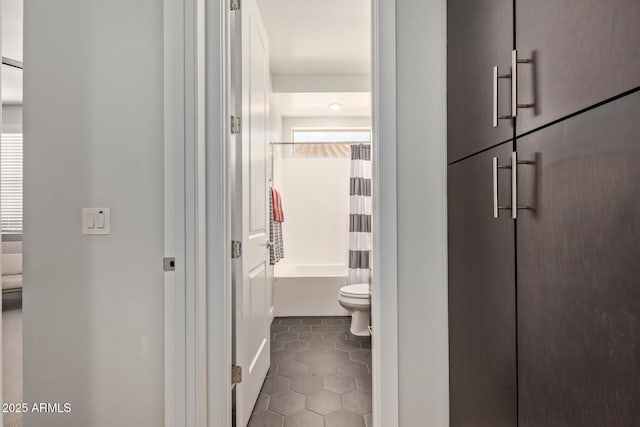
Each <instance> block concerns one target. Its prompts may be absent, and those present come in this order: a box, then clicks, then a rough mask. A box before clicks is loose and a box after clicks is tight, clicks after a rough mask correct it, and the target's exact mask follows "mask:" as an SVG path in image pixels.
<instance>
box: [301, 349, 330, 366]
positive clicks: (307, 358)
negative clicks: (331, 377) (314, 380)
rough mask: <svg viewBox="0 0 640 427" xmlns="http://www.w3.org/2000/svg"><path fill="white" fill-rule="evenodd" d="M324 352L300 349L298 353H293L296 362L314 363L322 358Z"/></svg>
mask: <svg viewBox="0 0 640 427" xmlns="http://www.w3.org/2000/svg"><path fill="white" fill-rule="evenodd" d="M324 354H325V353H319V352H317V351H313V350H305V351H300V352H298V353H295V359H296V360H297V361H298V362H303V363H309V364H311V363H314V362H320V361H322V360H323V356H324Z"/></svg>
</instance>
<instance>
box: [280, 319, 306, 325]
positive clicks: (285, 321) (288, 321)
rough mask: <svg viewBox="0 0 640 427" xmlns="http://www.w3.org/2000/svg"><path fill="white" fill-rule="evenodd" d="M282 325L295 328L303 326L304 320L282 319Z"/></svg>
mask: <svg viewBox="0 0 640 427" xmlns="http://www.w3.org/2000/svg"><path fill="white" fill-rule="evenodd" d="M280 324H281V325H285V326H294V325H300V324H302V319H299V318H296V317H281V318H280Z"/></svg>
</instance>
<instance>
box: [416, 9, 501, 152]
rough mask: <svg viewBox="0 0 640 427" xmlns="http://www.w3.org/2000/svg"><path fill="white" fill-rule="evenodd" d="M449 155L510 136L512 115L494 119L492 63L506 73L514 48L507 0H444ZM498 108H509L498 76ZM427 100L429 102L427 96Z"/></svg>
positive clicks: (472, 150)
mask: <svg viewBox="0 0 640 427" xmlns="http://www.w3.org/2000/svg"><path fill="white" fill-rule="evenodd" d="M447 6H448V7H447V116H448V117H447V121H448V126H447V138H448V161H449V162H450V163H451V162H453V161H455V160H459V159H461V158H462V157H465V156H468V155H471V154H474V153H477V152H479V151H481V150H483V149H485V148H488V147H492V146H494V145H497V144H499V143H500V142H504V141H506V140H509V139H511V138H512V137H513V125H512V120H500V121H499V126H498V127H497V128H494V127H493V125H492V117H493V98H492V97H493V95H492V91H493V83H492V79H493V67H494V66H496V65H497V66H499V68H500V72H501V73H504V74H508V73H509V67H510V60H511V59H510V58H511V56H510V55H511V49H512V48H513V2H512V1H511V0H449V1H448V3H447ZM498 87H499V94H500V97H499V100H498V101H499V102H498V104H499V107H500V111H499V113H500V114H505V115H506V114H508V113H509V112H510V93H511V92H510V85H509V81H508V80H501V81H500V82H499V86H498ZM425 102H429V101H428V100H425Z"/></svg>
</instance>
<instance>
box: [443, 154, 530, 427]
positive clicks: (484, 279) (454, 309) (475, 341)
mask: <svg viewBox="0 0 640 427" xmlns="http://www.w3.org/2000/svg"><path fill="white" fill-rule="evenodd" d="M512 148H513V144H512V142H508V143H506V144H503V145H501V146H499V147H496V148H494V149H491V150H489V151H486V152H484V153H482V154H480V155H478V156H474V157H472V158H470V159H467V160H465V161H462V162H459V163H456V164H454V165H451V166H449V170H448V174H449V201H448V203H449V254H450V255H449V256H450V263H449V330H450V337H451V338H450V341H449V346H450V360H449V363H450V383H449V384H450V413H451V426H454V427H468V426H473V427H513V426H515V424H516V411H517V400H516V390H517V382H516V373H517V369H516V357H515V356H516V351H515V349H516V323H515V321H516V317H515V304H514V301H515V286H514V285H515V266H514V264H513V262H505V259H507V260H513V259H514V257H515V242H514V227H513V220H512V219H511V217H510V215H509V213H508V212H503V213H502V216H501V217H500V218H499V219H497V220H496V219H494V218H493V202H492V186H490V185H486V184H487V183H491V181H492V178H493V177H492V157H494V156H495V157H498V158H499V159H500V161H501V162H503V163H508V161H509V158H510V156H511V152H512ZM498 183H499V186H498V189H499V191H498V196H499V197H498V200H500V201H508V199H509V197H510V191H511V187H510V174H509V172H508V170H503V169H500V170H499V174H498Z"/></svg>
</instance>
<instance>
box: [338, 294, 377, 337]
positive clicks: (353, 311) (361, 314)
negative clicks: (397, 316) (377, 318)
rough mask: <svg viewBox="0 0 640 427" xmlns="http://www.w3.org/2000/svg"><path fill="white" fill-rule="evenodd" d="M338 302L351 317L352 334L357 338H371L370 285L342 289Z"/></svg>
mask: <svg viewBox="0 0 640 427" xmlns="http://www.w3.org/2000/svg"><path fill="white" fill-rule="evenodd" d="M338 302H339V303H340V305H341V306H342V307H344V308H345V309H346V310H347V311H348V312H349V314H350V315H351V333H352V334H353V335H357V336H369V335H370V334H369V325H370V319H371V296H370V294H369V284H368V283H361V284H356V285H348V286H343V287H341V288H340V291H339V292H338Z"/></svg>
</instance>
